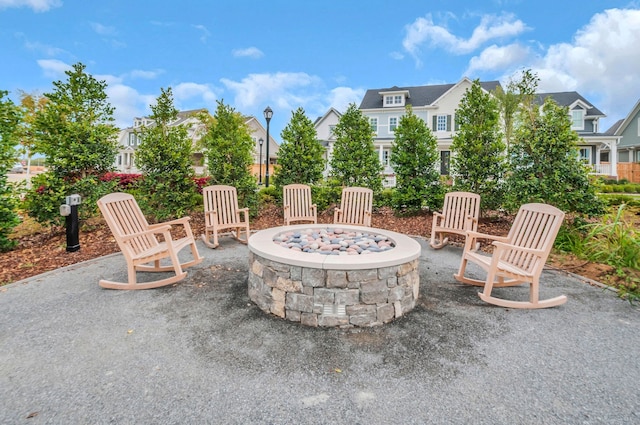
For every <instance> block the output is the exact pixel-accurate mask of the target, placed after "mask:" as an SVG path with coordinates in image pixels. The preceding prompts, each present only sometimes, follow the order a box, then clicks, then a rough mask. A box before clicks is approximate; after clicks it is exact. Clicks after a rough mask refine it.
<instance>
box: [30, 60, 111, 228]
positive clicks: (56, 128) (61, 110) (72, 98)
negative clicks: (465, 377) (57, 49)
mask: <svg viewBox="0 0 640 425" xmlns="http://www.w3.org/2000/svg"><path fill="white" fill-rule="evenodd" d="M66 75H67V77H68V78H67V80H66V81H56V82H54V83H53V86H54V90H53V91H52V92H51V93H46V94H45V95H44V96H45V98H46V99H47V100H46V102H43V103H44V105H42V107H41V108H37V110H36V111H35V117H34V119H33V125H32V126H31V127H32V128H31V129H30V130H31V131H32V133H31V134H32V135H33V138H34V140H33V147H34V151H35V152H38V153H42V154H44V155H45V156H46V161H47V167H48V171H47V172H45V173H44V174H43V175H40V176H39V178H38V179H34V180H33V181H32V189H30V190H29V191H28V192H27V194H26V197H25V203H24V205H25V208H26V209H27V211H28V213H29V215H30V216H31V217H33V218H34V219H36V220H37V221H38V222H40V223H43V224H62V218H61V217H60V215H59V214H58V213H57V211H59V206H60V205H61V204H62V203H64V200H65V199H64V197H65V196H68V195H71V194H74V193H77V194H80V195H81V196H82V199H83V200H82V204H81V206H80V209H79V213H80V217H81V218H87V217H90V216H93V215H95V214H96V213H97V206H96V201H97V199H98V198H99V197H100V196H102V195H103V194H104V193H105V192H107V191H108V190H109V189H110V187H108V186H109V185H107V184H106V182H103V181H102V180H101V179H100V176H101V175H103V174H104V173H106V172H108V171H110V170H111V169H112V168H113V162H114V161H113V160H114V157H115V155H116V153H117V152H118V145H117V140H116V135H117V133H118V129H117V128H116V127H115V126H114V125H113V121H114V119H113V107H112V106H111V105H110V104H109V102H108V100H107V95H106V92H105V90H106V87H107V84H106V82H104V81H98V80H96V79H95V78H94V77H93V76H91V75H89V74H87V73H85V65H83V64H82V63H77V64H75V65H73V67H72V69H71V70H69V71H66ZM29 137H31V136H29ZM25 143H29V141H25ZM50 185H56V187H51V186H50Z"/></svg>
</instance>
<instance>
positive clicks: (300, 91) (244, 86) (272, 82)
mask: <svg viewBox="0 0 640 425" xmlns="http://www.w3.org/2000/svg"><path fill="white" fill-rule="evenodd" d="M220 81H221V82H222V83H223V84H224V85H225V87H227V89H229V90H231V91H232V92H234V93H235V99H234V104H235V105H236V106H237V107H239V108H251V107H255V106H258V105H264V104H266V103H268V102H274V104H275V105H276V106H277V107H279V108H281V109H288V110H294V109H297V108H298V107H300V106H303V107H304V105H306V104H308V103H309V102H311V101H312V100H316V99H317V95H316V94H315V93H314V94H310V93H309V92H308V90H307V89H308V88H314V87H317V86H318V85H319V84H320V80H319V78H317V77H314V76H311V75H309V74H306V73H304V72H294V73H291V72H278V73H276V74H249V76H247V77H245V78H243V79H242V81H239V82H238V81H233V80H229V79H227V78H223V79H221V80H220Z"/></svg>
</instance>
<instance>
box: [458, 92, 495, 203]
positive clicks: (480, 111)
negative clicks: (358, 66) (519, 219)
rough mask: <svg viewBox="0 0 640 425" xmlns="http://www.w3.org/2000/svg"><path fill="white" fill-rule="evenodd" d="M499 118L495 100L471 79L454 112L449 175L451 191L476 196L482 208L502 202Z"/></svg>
mask: <svg viewBox="0 0 640 425" xmlns="http://www.w3.org/2000/svg"><path fill="white" fill-rule="evenodd" d="M499 118H500V116H499V112H498V106H497V103H496V101H495V99H494V98H492V96H491V95H490V94H489V93H487V92H485V91H484V90H483V89H482V86H481V85H480V82H479V81H478V80H475V81H474V82H473V84H472V86H471V88H470V89H468V90H467V91H466V93H465V95H464V96H463V97H462V100H461V101H460V104H459V107H458V109H457V110H456V119H457V123H458V125H459V126H460V129H459V131H458V132H457V133H456V134H455V135H454V136H453V143H452V144H451V171H452V172H451V174H452V177H453V188H454V190H462V191H469V192H473V193H477V194H479V195H480V196H481V197H482V204H481V205H482V208H483V209H493V208H497V207H498V206H499V205H500V204H501V202H502V196H503V187H502V183H503V174H504V171H505V168H506V162H505V156H504V150H505V146H504V143H503V142H502V134H501V133H500V131H499Z"/></svg>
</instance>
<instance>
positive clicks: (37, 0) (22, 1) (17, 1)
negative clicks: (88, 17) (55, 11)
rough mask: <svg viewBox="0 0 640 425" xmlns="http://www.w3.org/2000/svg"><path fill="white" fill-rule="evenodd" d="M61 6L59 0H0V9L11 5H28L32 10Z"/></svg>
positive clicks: (37, 10)
mask: <svg viewBox="0 0 640 425" xmlns="http://www.w3.org/2000/svg"><path fill="white" fill-rule="evenodd" d="M60 6H62V1H60V0H0V9H9V8H11V7H30V8H31V9H33V10H34V12H46V11H47V10H49V9H51V8H54V7H60Z"/></svg>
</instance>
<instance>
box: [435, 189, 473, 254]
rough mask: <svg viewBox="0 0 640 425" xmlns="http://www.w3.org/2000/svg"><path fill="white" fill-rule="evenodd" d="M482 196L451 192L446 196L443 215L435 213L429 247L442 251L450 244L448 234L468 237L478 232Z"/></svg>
mask: <svg viewBox="0 0 640 425" xmlns="http://www.w3.org/2000/svg"><path fill="white" fill-rule="evenodd" d="M479 216H480V195H478V194H476V193H470V192H449V193H447V194H446V195H445V196H444V205H443V207H442V213H439V212H434V213H433V221H432V223H431V240H430V242H429V245H431V247H432V248H434V249H440V248H442V247H443V246H445V245H446V244H447V243H448V242H449V238H447V237H445V235H447V234H455V235H462V236H465V235H466V231H467V230H472V231H476V230H478V218H479Z"/></svg>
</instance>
